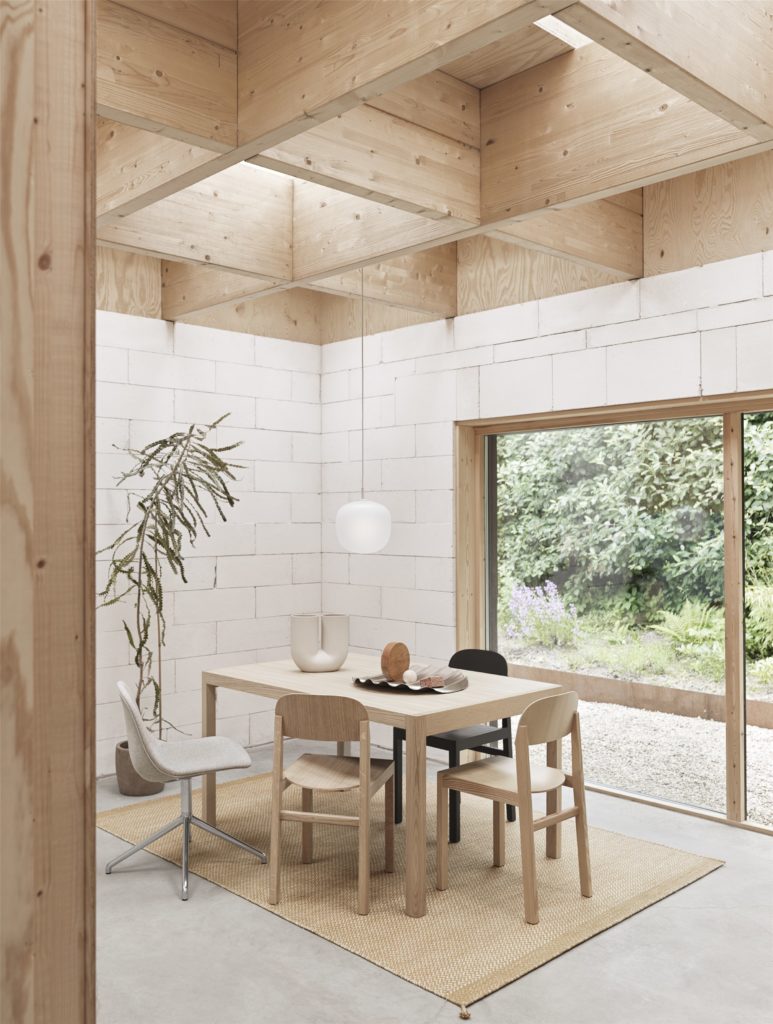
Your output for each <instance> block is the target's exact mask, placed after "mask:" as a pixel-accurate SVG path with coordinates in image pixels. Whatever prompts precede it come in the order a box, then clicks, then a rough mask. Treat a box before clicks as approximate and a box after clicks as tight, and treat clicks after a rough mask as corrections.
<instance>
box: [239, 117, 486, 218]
mask: <svg viewBox="0 0 773 1024" xmlns="http://www.w3.org/2000/svg"><path fill="white" fill-rule="evenodd" d="M253 162H254V163H256V164H259V165H261V166H263V167H270V168H272V169H273V170H275V171H280V172H282V173H283V174H291V175H294V176H296V177H299V178H305V179H306V180H307V181H313V182H316V183H317V184H320V185H325V186H327V187H328V188H334V189H338V190H340V191H344V192H348V193H350V194H352V195H356V196H360V197H362V198H364V199H371V200H374V201H375V202H378V203H385V204H386V205H388V206H394V207H395V208H396V209H399V210H405V211H406V212H408V213H416V214H419V216H421V217H427V218H430V219H433V220H441V219H443V218H446V217H451V218H455V219H458V220H463V221H465V222H467V223H468V224H477V223H478V220H479V217H480V154H479V151H478V148H477V146H476V147H472V146H468V145H464V144H462V143H459V142H455V141H454V140H453V139H449V138H448V137H446V136H444V135H439V134H437V132H430V131H427V129H426V128H420V127H419V126H417V125H414V124H411V123H410V122H408V121H403V120H401V119H400V118H397V117H393V116H392V115H390V114H385V113H383V111H381V110H375V109H374V108H373V107H368V106H362V107H358V108H357V109H355V110H350V111H348V112H347V113H345V114H342V115H341V116H340V117H337V118H334V119H333V120H332V121H327V122H326V123H325V124H323V125H319V126H318V127H316V128H312V129H311V130H310V131H307V132H304V133H303V135H299V136H297V137H296V138H294V139H290V140H289V141H287V142H284V143H282V144H281V145H280V146H275V147H273V148H272V149H268V150H266V151H265V152H264V153H261V154H260V156H257V157H255V158H254V160H253Z"/></svg>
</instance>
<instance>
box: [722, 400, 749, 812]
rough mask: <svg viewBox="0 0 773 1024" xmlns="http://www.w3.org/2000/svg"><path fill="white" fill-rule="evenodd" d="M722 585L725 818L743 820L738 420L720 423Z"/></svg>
mask: <svg viewBox="0 0 773 1024" xmlns="http://www.w3.org/2000/svg"><path fill="white" fill-rule="evenodd" d="M723 451H724V583H725V588H724V590H725V702H726V708H727V717H726V721H725V761H726V769H725V770H726V787H727V805H726V808H725V810H726V812H727V816H728V818H731V819H732V820H734V821H743V820H744V818H745V817H746V692H745V685H746V646H745V643H744V552H743V538H744V514H743V416H742V414H741V413H739V412H731V413H727V414H726V415H725V416H724V417H723Z"/></svg>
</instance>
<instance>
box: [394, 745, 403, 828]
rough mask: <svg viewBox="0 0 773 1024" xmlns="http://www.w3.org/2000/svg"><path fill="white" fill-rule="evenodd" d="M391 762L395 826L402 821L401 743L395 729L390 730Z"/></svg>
mask: <svg viewBox="0 0 773 1024" xmlns="http://www.w3.org/2000/svg"><path fill="white" fill-rule="evenodd" d="M392 760H393V761H394V763H395V825H399V824H400V822H401V821H402V820H403V741H402V739H401V738H400V734H399V733H398V731H397V729H393V730H392Z"/></svg>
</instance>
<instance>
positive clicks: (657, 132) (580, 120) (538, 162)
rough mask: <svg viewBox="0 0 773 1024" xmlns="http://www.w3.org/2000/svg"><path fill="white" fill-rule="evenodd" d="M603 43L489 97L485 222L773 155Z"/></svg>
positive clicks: (484, 114) (484, 131)
mask: <svg viewBox="0 0 773 1024" xmlns="http://www.w3.org/2000/svg"><path fill="white" fill-rule="evenodd" d="M754 142H755V140H753V139H750V138H749V136H748V134H747V133H745V132H742V131H740V130H739V129H737V128H735V127H734V126H733V125H730V124H728V123H727V122H725V121H722V120H720V118H718V117H717V116H716V115H714V114H711V113H709V112H708V111H706V110H704V109H703V108H702V107H699V106H698V105H697V104H695V103H693V102H691V101H690V100H687V99H685V98H684V97H683V96H680V95H679V94H677V93H674V92H673V90H671V89H670V88H668V86H664V85H661V83H660V82H657V81H655V80H654V79H653V78H652V77H651V76H650V75H647V74H646V73H645V72H643V71H639V70H638V69H637V68H634V67H632V66H631V65H630V64H628V63H626V62H625V61H623V60H621V59H620V58H619V57H617V56H616V55H615V54H612V53H609V52H608V51H606V50H605V49H604V48H602V47H600V46H595V45H590V46H585V47H583V48H582V49H579V50H574V51H573V52H572V53H567V54H564V55H563V56H560V57H556V58H554V59H553V60H551V61H548V62H547V63H545V64H541V65H539V66H538V67H535V68H532V69H530V70H529V71H525V72H523V73H522V74H520V75H516V76H515V77H514V78H509V79H506V80H505V81H503V82H500V83H498V84H497V85H492V86H490V87H489V88H488V89H484V90H483V91H482V93H481V219H482V222H483V223H484V224H489V225H493V224H495V223H499V222H501V221H503V220H506V219H511V218H516V217H517V218H526V217H531V216H535V215H536V214H537V213H539V212H540V211H544V210H545V209H546V208H548V207H553V206H557V207H560V206H572V205H574V204H576V203H585V202H589V201H591V200H593V199H603V198H605V197H607V196H610V195H613V194H614V193H617V192H623V191H627V190H629V189H633V188H638V187H639V186H641V185H647V184H652V183H654V182H656V181H663V180H665V179H667V178H670V177H674V176H676V175H679V174H686V173H688V172H690V171H694V170H699V169H701V168H703V167H709V166H712V165H714V164H718V163H724V162H725V161H727V160H732V159H736V158H739V157H742V156H751V155H752V154H753V153H756V152H760V151H761V150H763V149H766V148H769V147H770V145H771V144H770V143H756V144H753V145H750V143H754Z"/></svg>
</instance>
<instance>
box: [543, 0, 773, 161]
mask: <svg viewBox="0 0 773 1024" xmlns="http://www.w3.org/2000/svg"><path fill="white" fill-rule="evenodd" d="M559 16H560V18H561V20H562V21H564V22H566V24H567V25H571V26H572V27H573V28H576V29H578V30H579V31H580V32H582V33H583V34H584V35H586V36H589V37H590V38H591V39H594V40H595V41H596V42H597V43H600V44H601V45H602V46H605V47H606V48H607V49H609V50H612V51H613V52H614V53H616V54H618V55H619V56H620V57H624V58H625V59H626V60H627V61H630V62H631V63H632V64H635V65H636V66H637V67H639V68H641V69H642V70H643V71H645V72H646V73H647V74H649V75H652V77H653V78H655V79H657V80H658V81H659V82H662V83H663V84H664V85H667V86H669V87H670V88H672V89H674V90H675V91H676V92H678V93H681V95H682V96H686V97H687V98H688V99H691V100H693V102H695V103H698V104H700V106H702V107H704V108H705V109H706V110H708V111H711V113H713V114H716V116H717V117H720V118H722V119H723V120H725V121H728V122H729V123H730V124H732V125H734V126H735V127H736V128H739V129H741V130H743V131H746V132H748V134H749V135H750V136H752V137H753V138H755V139H758V140H759V141H761V142H765V141H767V140H770V139H773V6H772V5H771V4H769V3H759V2H756V3H754V2H746V0H734V2H733V3H728V2H727V0H702V2H701V3H685V2H674V0H668V2H663V0H624V2H620V0H581V2H580V3H575V4H573V5H572V6H571V7H569V8H567V9H566V10H564V11H561V13H560V15H559Z"/></svg>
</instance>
